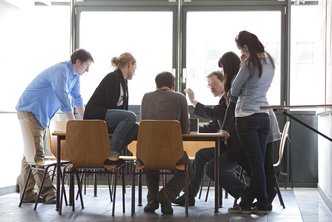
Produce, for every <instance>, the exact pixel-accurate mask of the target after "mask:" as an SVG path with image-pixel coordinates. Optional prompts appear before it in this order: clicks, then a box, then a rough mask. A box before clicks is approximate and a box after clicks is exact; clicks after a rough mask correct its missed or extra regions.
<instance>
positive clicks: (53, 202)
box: [44, 196, 56, 204]
mask: <svg viewBox="0 0 332 222" xmlns="http://www.w3.org/2000/svg"><path fill="white" fill-rule="evenodd" d="M44 204H56V197H55V196H52V197H51V198H48V199H46V198H45V202H44Z"/></svg>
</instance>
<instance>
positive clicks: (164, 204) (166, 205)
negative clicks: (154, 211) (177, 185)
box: [156, 192, 173, 214]
mask: <svg viewBox="0 0 332 222" xmlns="http://www.w3.org/2000/svg"><path fill="white" fill-rule="evenodd" d="M156 199H157V201H158V202H159V203H160V205H161V212H162V213H163V214H173V208H172V204H171V201H170V200H169V199H168V198H167V197H166V196H165V194H164V193H162V192H159V193H158V194H157V196H156Z"/></svg>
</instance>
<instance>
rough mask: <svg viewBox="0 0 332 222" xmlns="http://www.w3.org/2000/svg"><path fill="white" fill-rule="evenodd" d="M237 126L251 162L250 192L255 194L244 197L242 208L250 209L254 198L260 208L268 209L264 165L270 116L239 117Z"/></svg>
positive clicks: (260, 114) (236, 122) (236, 121)
mask: <svg viewBox="0 0 332 222" xmlns="http://www.w3.org/2000/svg"><path fill="white" fill-rule="evenodd" d="M235 124H236V129H237V132H238V135H239V138H240V140H241V142H242V145H243V147H244V151H245V154H246V155H247V158H248V161H249V168H250V174H251V175H250V176H251V180H250V185H249V190H250V191H251V192H252V194H253V196H248V195H243V196H242V198H241V203H240V206H241V207H245V208H249V207H251V204H252V202H253V200H254V198H257V203H258V208H259V209H267V207H268V197H267V192H266V176H265V168H264V165H265V152H266V145H267V137H268V133H269V128H270V126H269V125H270V122H269V115H268V114H266V113H255V114H253V115H250V116H246V117H237V118H236V120H235Z"/></svg>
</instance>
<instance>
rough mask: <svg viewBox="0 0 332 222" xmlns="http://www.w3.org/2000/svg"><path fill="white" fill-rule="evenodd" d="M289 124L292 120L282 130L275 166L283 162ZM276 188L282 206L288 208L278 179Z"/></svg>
mask: <svg viewBox="0 0 332 222" xmlns="http://www.w3.org/2000/svg"><path fill="white" fill-rule="evenodd" d="M289 125H290V121H287V122H286V123H285V126H284V129H283V130H282V135H281V139H280V144H279V151H278V161H277V162H276V163H274V164H273V166H274V167H275V168H277V167H279V166H280V164H281V162H282V158H283V155H284V149H285V145H286V140H287V138H288V131H289ZM276 190H277V194H278V198H279V202H280V204H281V205H282V207H283V208H284V209H285V208H286V207H285V203H284V200H283V198H282V196H281V192H280V189H279V183H278V181H277V180H276Z"/></svg>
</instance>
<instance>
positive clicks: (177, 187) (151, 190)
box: [145, 153, 189, 202]
mask: <svg viewBox="0 0 332 222" xmlns="http://www.w3.org/2000/svg"><path fill="white" fill-rule="evenodd" d="M179 162H181V163H184V164H186V163H189V158H188V155H187V154H186V153H185V154H184V156H183V157H182V159H181V160H180V161H179ZM145 176H146V183H147V187H148V193H147V199H148V202H151V201H156V195H157V193H158V192H159V180H160V174H159V173H158V171H156V172H155V173H148V174H146V175H145ZM184 183H185V177H184V175H183V174H174V176H173V177H172V178H171V179H170V180H169V181H167V183H166V185H165V187H163V188H162V189H161V190H160V192H162V193H163V194H164V195H165V196H166V197H167V198H168V201H174V200H175V198H176V197H177V196H178V195H179V193H180V192H181V190H182V189H183V187H184V185H185V184H184Z"/></svg>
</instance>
